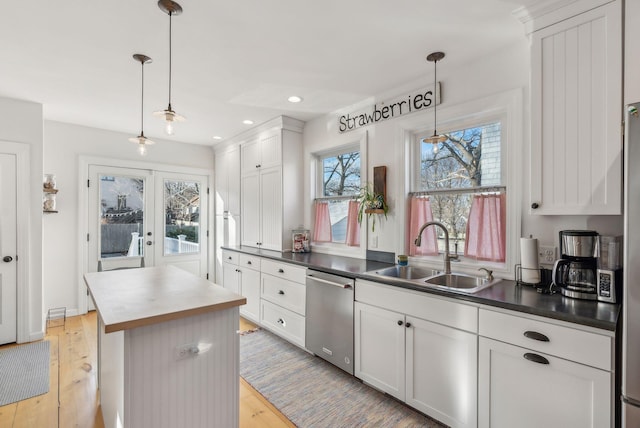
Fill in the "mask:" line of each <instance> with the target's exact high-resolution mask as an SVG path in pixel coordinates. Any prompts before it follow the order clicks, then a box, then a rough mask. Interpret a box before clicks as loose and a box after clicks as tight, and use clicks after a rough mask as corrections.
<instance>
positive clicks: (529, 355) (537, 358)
mask: <svg viewBox="0 0 640 428" xmlns="http://www.w3.org/2000/svg"><path fill="white" fill-rule="evenodd" d="M523 357H524V359H525V360H529V361H532V362H534V363H538V364H549V360H547V359H546V358H545V357H543V356H542V355H538V354H533V353H531V352H527V353H526V354H524V355H523Z"/></svg>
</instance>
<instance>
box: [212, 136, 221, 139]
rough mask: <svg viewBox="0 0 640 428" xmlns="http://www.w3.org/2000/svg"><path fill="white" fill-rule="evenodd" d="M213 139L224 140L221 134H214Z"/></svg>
mask: <svg viewBox="0 0 640 428" xmlns="http://www.w3.org/2000/svg"><path fill="white" fill-rule="evenodd" d="M213 139H214V140H222V137H221V136H219V135H214V136H213Z"/></svg>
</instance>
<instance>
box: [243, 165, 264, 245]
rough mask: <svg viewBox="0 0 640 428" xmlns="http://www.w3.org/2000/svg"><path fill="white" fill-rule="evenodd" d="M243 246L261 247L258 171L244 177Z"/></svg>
mask: <svg viewBox="0 0 640 428" xmlns="http://www.w3.org/2000/svg"><path fill="white" fill-rule="evenodd" d="M241 195H242V214H241V216H240V222H241V224H242V227H241V233H242V239H241V242H242V245H247V246H249V247H259V246H260V176H259V174H258V172H257V171H254V172H253V173H252V174H250V175H245V176H242V191H241Z"/></svg>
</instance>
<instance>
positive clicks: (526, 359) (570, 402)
mask: <svg viewBox="0 0 640 428" xmlns="http://www.w3.org/2000/svg"><path fill="white" fill-rule="evenodd" d="M479 326H480V334H481V335H482V336H494V337H493V338H490V337H482V336H481V337H480V341H479V364H478V367H479V378H478V396H479V401H478V425H479V427H481V428H489V427H491V428H512V427H519V428H539V427H544V428H556V427H557V428H584V427H592V428H607V427H611V426H613V424H614V423H613V418H614V412H613V400H614V399H615V397H614V394H613V390H614V388H613V385H614V373H613V372H612V371H611V369H612V362H611V359H610V358H611V355H613V341H612V338H611V337H608V336H607V335H606V334H602V335H600V334H597V333H592V332H585V331H583V330H577V329H574V328H571V327H570V326H562V325H557V324H549V323H546V322H543V321H539V320H531V319H527V318H523V317H521V316H520V315H509V314H503V313H495V312H493V311H487V310H483V309H481V310H480V324H479ZM518 329H520V330H521V331H519V332H517V334H516V330H518ZM495 336H500V340H495V339H497V337H495ZM509 336H511V337H509ZM568 337H573V339H567V338H568ZM505 341H506V342H505ZM527 341H528V342H527ZM582 342H585V343H584V344H583V343H582ZM513 343H517V344H519V345H522V344H524V343H526V346H527V347H526V348H525V347H523V346H516V345H514V344H513ZM597 343H600V344H601V345H603V346H604V349H602V348H603V346H598V345H596V344H597ZM585 345H588V346H585ZM576 349H578V350H579V349H583V350H584V351H585V352H584V359H586V360H590V361H589V364H590V365H587V364H586V363H585V362H584V361H580V360H581V358H580V357H579V356H578V357H573V358H576V359H577V360H578V361H571V360H569V359H567V358H568V356H569V355H571V354H572V353H575V350H576ZM603 351H604V352H603ZM594 356H595V357H596V358H595V359H594ZM607 364H608V370H605V369H603V368H597V367H594V366H600V367H606V366H607Z"/></svg>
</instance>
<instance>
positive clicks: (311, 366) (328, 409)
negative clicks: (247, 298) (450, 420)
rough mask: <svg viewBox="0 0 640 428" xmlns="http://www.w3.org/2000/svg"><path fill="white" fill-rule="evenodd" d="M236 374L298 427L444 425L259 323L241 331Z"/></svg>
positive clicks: (434, 427) (440, 427)
mask: <svg viewBox="0 0 640 428" xmlns="http://www.w3.org/2000/svg"><path fill="white" fill-rule="evenodd" d="M240 375H241V376H242V377H243V378H244V379H245V380H246V381H247V382H249V383H250V384H251V386H253V387H254V388H255V389H256V390H258V392H260V393H261V394H262V395H263V396H264V397H265V398H266V399H267V400H269V401H270V402H271V403H272V404H273V405H274V406H275V407H277V408H278V410H280V411H281V412H282V413H283V414H284V415H285V416H286V417H287V418H289V420H291V422H293V423H294V424H296V425H297V426H298V427H300V428H307V427H315V428H323V427H327V428H329V427H330V428H340V427H345V428H347V427H349V428H353V427H428V428H442V427H444V425H442V424H440V423H438V422H436V421H434V420H433V419H430V418H428V417H427V416H424V415H422V414H421V413H418V412H416V411H414V410H412V409H410V408H408V407H406V406H405V405H404V404H402V403H400V402H398V401H396V400H395V399H393V398H390V397H388V396H386V395H384V394H382V393H380V392H378V391H376V390H375V389H373V388H370V387H368V386H367V385H365V384H363V383H362V382H360V381H359V380H357V379H356V378H355V377H353V376H350V375H348V374H347V373H345V372H343V371H342V370H340V369H338V368H336V367H334V366H333V365H331V364H329V363H327V362H326V361H324V360H322V359H320V358H318V357H314V356H313V355H311V354H309V353H307V352H305V351H303V350H301V349H300V348H298V347H296V346H294V345H291V344H290V343H288V342H286V341H284V340H282V339H280V338H279V337H277V336H275V335H274V334H272V333H270V332H268V331H265V330H262V329H258V330H256V331H253V332H250V333H248V334H244V335H241V336H240Z"/></svg>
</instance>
